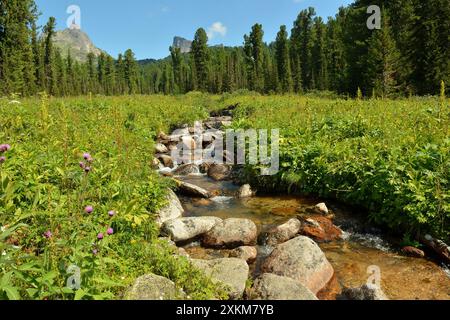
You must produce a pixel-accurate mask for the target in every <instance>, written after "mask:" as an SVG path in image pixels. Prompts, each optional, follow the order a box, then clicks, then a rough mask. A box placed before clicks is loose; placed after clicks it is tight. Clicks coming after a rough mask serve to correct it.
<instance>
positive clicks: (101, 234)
mask: <svg viewBox="0 0 450 320" xmlns="http://www.w3.org/2000/svg"><path fill="white" fill-rule="evenodd" d="M103 238H104V235H103V233H101V232H100V233H99V234H98V235H97V239H98V240H102V239H103Z"/></svg>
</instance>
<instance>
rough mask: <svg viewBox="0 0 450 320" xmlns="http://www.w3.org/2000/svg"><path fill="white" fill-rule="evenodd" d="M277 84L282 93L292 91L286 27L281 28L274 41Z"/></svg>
mask: <svg viewBox="0 0 450 320" xmlns="http://www.w3.org/2000/svg"><path fill="white" fill-rule="evenodd" d="M275 56H276V63H277V71H278V83H279V84H280V87H281V90H282V92H291V91H292V74H291V64H290V57H289V41H288V33H287V31H286V26H281V27H280V31H279V32H278V35H277V39H276V41H275Z"/></svg>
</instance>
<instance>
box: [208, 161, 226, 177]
mask: <svg viewBox="0 0 450 320" xmlns="http://www.w3.org/2000/svg"><path fill="white" fill-rule="evenodd" d="M230 174H231V167H230V166H228V165H226V164H212V165H210V166H209V168H208V177H210V178H212V179H213V180H215V181H223V180H226V179H229V178H230Z"/></svg>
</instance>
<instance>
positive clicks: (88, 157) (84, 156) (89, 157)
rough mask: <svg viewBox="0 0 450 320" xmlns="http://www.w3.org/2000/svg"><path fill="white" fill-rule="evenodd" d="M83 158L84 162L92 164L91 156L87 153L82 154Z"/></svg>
mask: <svg viewBox="0 0 450 320" xmlns="http://www.w3.org/2000/svg"><path fill="white" fill-rule="evenodd" d="M83 158H84V160H86V161H87V162H92V161H94V159H93V158H92V156H91V155H90V154H89V153H84V154H83Z"/></svg>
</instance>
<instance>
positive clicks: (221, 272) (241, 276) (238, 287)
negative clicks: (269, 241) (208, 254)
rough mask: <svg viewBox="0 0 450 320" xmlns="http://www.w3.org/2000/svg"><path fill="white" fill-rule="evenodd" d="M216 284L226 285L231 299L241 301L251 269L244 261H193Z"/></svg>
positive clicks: (230, 259) (233, 259)
mask: <svg viewBox="0 0 450 320" xmlns="http://www.w3.org/2000/svg"><path fill="white" fill-rule="evenodd" d="M191 261H192V264H193V265H194V266H195V267H197V268H198V269H200V270H202V271H203V272H204V273H205V274H206V276H208V277H211V280H212V281H214V282H216V283H221V284H223V285H225V286H226V287H227V289H228V292H229V295H230V298H231V299H240V298H241V297H242V295H243V293H244V291H245V286H246V283H247V280H248V274H249V267H248V264H247V263H246V262H245V261H244V260H242V259H236V258H224V259H215V260H195V259H193V260H191Z"/></svg>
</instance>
